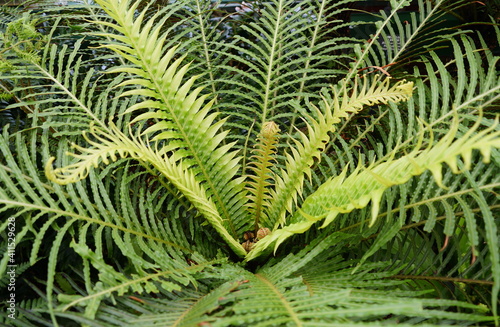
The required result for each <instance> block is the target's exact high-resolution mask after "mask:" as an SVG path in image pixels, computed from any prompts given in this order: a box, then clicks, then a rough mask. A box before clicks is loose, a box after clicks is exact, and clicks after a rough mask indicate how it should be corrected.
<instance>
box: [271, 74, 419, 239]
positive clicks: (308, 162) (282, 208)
mask: <svg viewBox="0 0 500 327" xmlns="http://www.w3.org/2000/svg"><path fill="white" fill-rule="evenodd" d="M359 80H360V82H359V83H360V84H361V86H360V89H359V90H358V86H357V83H358V79H356V83H355V86H354V88H353V91H352V94H349V93H348V90H347V86H346V85H345V84H341V86H340V90H337V89H336V88H334V89H333V99H332V100H327V99H326V98H325V99H323V103H322V104H323V108H322V109H323V112H321V111H320V110H319V109H316V110H317V112H316V116H317V117H318V118H317V119H316V120H314V119H312V118H310V121H311V124H307V130H308V135H306V134H304V133H302V132H299V135H300V141H301V142H299V141H295V145H296V148H295V149H294V148H292V154H287V162H286V169H285V170H283V171H282V173H281V176H280V177H278V178H277V181H276V188H275V190H274V191H272V192H271V194H272V195H271V196H272V198H273V206H272V207H271V208H270V210H269V212H268V213H267V216H268V217H269V221H270V224H273V225H274V226H272V225H269V226H266V227H269V228H272V227H274V229H276V228H277V227H278V225H283V224H284V222H285V216H286V213H287V212H292V211H293V210H292V209H293V205H294V204H296V203H297V197H298V194H301V193H302V188H303V183H304V176H309V177H310V176H311V166H312V165H313V164H314V158H317V159H320V154H321V152H322V151H323V150H324V148H325V145H326V143H327V142H328V141H329V140H330V136H329V133H332V132H334V131H335V130H336V125H337V124H338V123H339V122H340V121H341V119H342V118H346V117H349V115H350V114H356V113H357V112H359V111H360V110H362V109H363V107H364V106H371V105H374V104H380V103H388V102H389V101H394V102H399V101H404V100H407V99H408V98H409V97H410V96H411V93H412V85H413V83H411V82H409V83H405V82H404V81H399V82H398V83H396V84H395V85H392V86H391V85H390V84H389V83H390V79H386V80H385V81H383V82H380V83H379V81H380V80H379V78H378V77H375V78H374V79H373V80H370V79H368V78H365V79H359ZM371 83H372V84H371Z"/></svg>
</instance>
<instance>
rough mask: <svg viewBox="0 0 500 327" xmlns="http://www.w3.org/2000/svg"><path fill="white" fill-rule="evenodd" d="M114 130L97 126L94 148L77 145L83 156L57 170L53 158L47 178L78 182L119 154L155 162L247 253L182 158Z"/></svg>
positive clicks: (237, 249)
mask: <svg viewBox="0 0 500 327" xmlns="http://www.w3.org/2000/svg"><path fill="white" fill-rule="evenodd" d="M110 130H111V131H112V132H113V134H107V133H105V132H104V131H102V130H100V129H98V128H96V127H93V128H92V129H91V135H92V137H93V138H94V139H95V140H96V141H94V140H90V139H89V138H87V140H88V142H89V144H90V145H92V146H93V147H92V148H83V147H80V146H75V148H76V149H77V150H79V151H81V153H79V154H70V155H71V156H73V157H76V158H77V159H79V161H78V162H77V163H73V164H70V165H68V166H65V167H62V168H56V169H54V168H53V167H52V163H53V162H54V160H55V159H54V158H51V159H50V160H49V161H48V162H47V164H46V166H45V174H46V176H47V178H49V179H50V180H52V181H54V182H56V183H59V184H62V185H64V184H69V183H74V182H77V181H79V180H81V179H83V178H85V177H86V176H87V175H88V174H89V171H90V170H91V169H92V168H93V167H97V166H98V165H99V163H100V162H102V163H104V164H106V165H107V164H109V163H110V160H111V161H116V160H117V159H118V156H120V157H122V158H124V157H130V158H132V159H135V160H138V161H139V162H141V163H143V164H146V165H152V166H153V167H154V168H155V169H157V170H158V171H159V172H160V173H161V174H162V175H163V176H165V177H166V178H167V179H168V180H169V181H170V182H171V183H172V184H173V185H174V186H175V187H177V189H178V190H179V191H180V192H182V193H183V194H184V196H186V198H187V199H188V200H189V201H191V203H192V204H193V205H194V206H195V208H196V209H198V211H199V212H200V213H201V214H202V215H203V216H204V217H205V218H206V219H207V220H208V221H209V222H210V223H211V225H212V226H213V227H214V228H215V229H216V230H217V231H218V233H220V234H221V236H222V237H223V238H224V239H225V240H226V241H227V242H228V244H230V245H231V248H232V249H233V250H234V251H235V252H236V253H237V254H239V255H244V254H245V253H246V252H245V250H244V249H243V248H242V247H241V245H240V244H239V243H238V242H237V241H236V240H235V239H234V238H233V237H232V236H231V235H230V234H229V232H228V230H227V229H226V228H225V227H224V223H223V220H222V218H221V217H220V215H219V212H218V210H217V207H216V206H215V204H214V203H213V201H212V200H211V199H210V198H209V197H208V195H207V193H206V191H205V189H204V187H203V185H202V184H199V183H198V182H197V180H196V177H195V176H194V175H193V173H192V172H191V171H190V170H189V169H188V168H187V167H186V166H185V165H184V163H183V162H182V161H179V160H178V159H177V158H174V157H173V156H169V154H161V151H160V150H159V149H158V148H157V147H158V145H157V144H156V143H151V144H150V143H149V142H147V141H145V140H142V139H139V138H130V137H127V136H125V135H124V134H123V133H122V132H120V131H119V130H118V129H117V128H116V126H114V125H113V124H111V125H110ZM155 147H156V149H155Z"/></svg>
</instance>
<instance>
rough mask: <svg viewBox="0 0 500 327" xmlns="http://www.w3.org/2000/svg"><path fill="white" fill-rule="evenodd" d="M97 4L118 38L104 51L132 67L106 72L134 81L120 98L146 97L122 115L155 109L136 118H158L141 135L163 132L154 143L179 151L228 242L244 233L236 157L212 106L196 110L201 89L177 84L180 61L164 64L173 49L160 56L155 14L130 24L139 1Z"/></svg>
mask: <svg viewBox="0 0 500 327" xmlns="http://www.w3.org/2000/svg"><path fill="white" fill-rule="evenodd" d="M98 3H99V4H100V5H101V6H103V8H104V9H105V10H106V11H107V12H108V13H109V14H110V16H111V17H113V18H114V19H115V20H116V22H117V23H116V24H115V23H106V25H108V26H110V27H112V28H114V29H115V30H116V31H118V32H120V33H123V35H122V36H121V35H114V34H106V35H107V36H109V37H114V38H116V39H117V40H118V41H119V42H120V44H116V43H111V44H108V45H106V46H107V47H109V48H110V49H112V50H114V51H116V52H117V53H118V54H120V55H122V56H123V57H125V58H127V59H128V60H129V61H131V62H132V63H133V64H134V67H130V66H122V67H117V68H114V69H113V70H112V72H125V73H129V74H132V75H135V76H136V77H134V78H132V79H131V80H128V81H125V82H123V83H122V86H125V85H140V86H141V87H142V88H141V89H136V90H130V91H126V92H124V94H122V96H130V95H144V96H148V97H149V98H150V100H146V101H144V102H141V103H139V104H136V105H134V106H132V107H131V108H129V109H128V112H133V111H135V110H138V109H144V108H154V109H158V110H157V111H156V112H150V113H144V114H143V115H140V116H138V117H137V118H136V119H138V120H142V119H154V118H160V119H161V121H160V122H158V123H157V124H156V125H155V126H152V127H151V129H148V130H147V131H146V132H145V133H146V134H149V133H153V132H155V131H158V130H160V129H165V128H166V129H167V130H168V131H165V132H164V133H160V134H158V135H157V140H160V139H164V140H166V141H167V142H168V144H167V145H166V147H165V148H164V151H165V152H167V151H172V150H175V149H181V148H182V151H176V156H177V160H181V159H182V160H183V161H184V165H185V166H186V167H190V169H191V170H192V171H193V172H194V175H195V178H196V180H197V181H198V182H199V183H203V184H204V187H205V189H206V192H207V194H208V195H209V196H210V197H211V198H212V199H213V201H214V202H215V203H216V205H217V207H218V208H219V210H220V215H221V216H222V219H223V225H224V227H225V228H226V229H227V230H228V231H229V233H231V235H232V236H233V237H235V238H236V237H238V233H239V232H240V231H241V230H242V229H245V228H247V223H248V222H247V220H246V219H245V218H246V217H247V213H246V211H245V210H244V209H245V208H244V204H245V202H246V201H247V199H246V197H245V194H244V192H242V191H243V188H242V183H241V181H240V180H239V179H237V178H234V177H235V175H236V173H237V172H238V169H239V165H238V162H239V160H240V159H239V158H238V157H237V156H236V152H234V151H230V148H231V145H225V146H221V144H222V140H223V139H224V138H225V136H226V135H227V132H221V131H220V128H221V126H222V124H223V122H224V120H221V121H219V122H217V123H214V121H215V119H216V117H217V115H216V114H209V110H210V108H211V106H212V103H209V104H207V105H206V106H204V107H203V108H202V103H203V102H204V99H205V96H201V97H198V95H199V93H200V92H201V89H200V88H198V89H195V90H194V91H192V92H191V91H190V90H191V87H192V85H193V83H194V80H195V77H192V78H190V79H189V80H188V81H186V82H184V83H183V76H184V74H185V73H186V71H187V70H188V67H189V66H188V65H185V66H182V67H180V64H181V62H182V58H181V59H177V60H176V61H175V62H174V63H172V64H170V61H171V59H172V58H173V56H174V54H175V48H172V49H170V50H169V51H167V53H165V54H163V46H164V42H165V38H166V34H163V35H161V36H160V33H161V26H162V22H163V20H160V22H159V23H158V24H157V25H155V27H154V28H153V23H154V22H155V19H156V18H157V16H156V15H155V17H153V18H152V19H150V20H148V22H147V23H144V24H143V16H144V12H142V13H141V14H140V15H139V16H138V17H137V18H135V19H132V17H134V12H135V8H136V7H137V5H138V3H139V2H136V3H135V4H133V5H131V6H130V5H129V2H128V1H126V2H123V3H120V4H116V3H115V2H107V1H98ZM129 6H130V7H129ZM127 17H128V18H130V19H132V20H129V19H127ZM142 25H143V26H142ZM179 67H180V68H179Z"/></svg>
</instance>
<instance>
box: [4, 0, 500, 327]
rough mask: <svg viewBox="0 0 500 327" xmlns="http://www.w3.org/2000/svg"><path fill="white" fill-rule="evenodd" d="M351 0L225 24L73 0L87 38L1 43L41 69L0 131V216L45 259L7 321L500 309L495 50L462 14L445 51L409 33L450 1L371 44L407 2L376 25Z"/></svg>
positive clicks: (197, 14) (194, 12)
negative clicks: (25, 124)
mask: <svg viewBox="0 0 500 327" xmlns="http://www.w3.org/2000/svg"><path fill="white" fill-rule="evenodd" d="M349 2H351V1H347V0H346V1H340V2H338V1H320V2H315V1H310V2H300V3H295V2H294V1H287V0H277V1H273V2H269V3H266V4H264V5H262V6H261V7H258V6H257V4H256V5H255V6H254V7H253V9H252V12H251V13H250V14H248V15H249V16H248V17H247V20H245V21H243V22H242V20H235V21H231V22H228V20H229V19H233V18H234V17H233V18H232V17H231V16H230V15H228V16H222V17H220V16H219V17H218V18H217V17H216V15H215V14H216V13H214V12H215V9H214V8H216V7H213V6H212V4H211V2H208V1H206V2H203V1H199V0H194V1H186V2H183V1H181V2H178V3H171V4H164V7H162V8H158V9H157V10H156V9H155V7H154V6H153V5H151V6H145V7H144V6H143V5H142V4H141V2H140V1H137V2H131V1H130V0H121V1H118V0H96V1H95V4H87V6H86V10H87V11H86V12H85V14H82V16H81V17H80V16H79V17H78V18H82V21H84V22H85V23H84V25H82V29H91V30H92V31H93V38H98V39H99V40H100V48H98V49H96V48H95V47H86V46H85V42H86V38H87V37H88V35H86V33H82V34H81V35H80V34H79V33H77V34H76V35H77V36H79V37H78V38H73V39H72V40H73V41H71V43H70V44H67V43H61V44H58V43H57V42H47V43H46V45H45V46H44V47H43V48H42V50H41V52H40V53H39V54H38V55H39V56H40V58H41V60H38V58H36V57H32V58H31V57H26V56H21V55H19V57H21V58H19V59H17V58H16V59H15V60H13V59H12V58H5V60H4V62H5V63H6V64H9V65H11V67H10V68H9V70H5V71H4V72H2V75H3V76H2V78H3V79H5V80H9V81H19V82H22V81H27V80H33V81H37V83H33V84H31V85H32V86H31V85H28V86H27V85H25V84H23V83H18V84H15V83H12V84H11V85H20V86H18V87H12V88H11V89H9V88H6V89H7V90H8V92H10V93H12V94H13V95H14V96H16V95H17V94H22V95H23V96H22V97H21V96H19V97H15V99H16V103H14V104H13V105H11V107H12V108H24V109H26V108H29V109H30V110H29V113H30V120H29V124H30V127H29V128H26V129H25V130H23V131H20V132H16V133H13V134H9V130H8V129H6V128H4V129H3V134H2V135H1V136H0V138H1V140H0V145H1V146H0V149H1V153H2V160H1V162H0V164H1V165H2V167H1V168H2V169H0V185H1V188H0V203H1V204H2V207H1V208H0V212H2V214H3V216H5V217H6V218H9V219H5V220H2V224H1V225H0V228H1V229H0V230H1V231H2V233H7V228H8V222H9V221H12V220H15V221H16V243H17V244H19V247H20V248H24V247H27V248H28V250H24V252H23V253H26V254H27V255H28V257H27V258H24V255H23V256H22V258H23V259H25V262H26V263H25V266H24V267H26V265H31V266H36V265H37V264H39V262H41V263H43V264H44V265H45V267H46V271H47V273H46V275H47V277H46V278H45V279H42V280H38V281H36V282H35V284H37V285H35V284H33V282H31V285H32V288H33V289H34V290H35V291H36V292H37V293H38V294H39V295H40V296H42V297H45V298H46V300H47V301H46V303H47V304H45V303H40V301H36V300H26V301H25V302H19V303H18V306H17V312H16V314H17V319H16V320H12V318H9V317H8V316H4V317H3V319H4V321H7V322H8V323H11V324H14V325H16V324H18V325H23V324H25V325H31V324H35V323H41V324H53V325H59V324H60V325H63V326H66V325H71V324H72V323H75V322H76V323H80V324H82V325H89V326H92V325H94V326H114V325H116V326H123V325H130V326H138V325H141V326H142V325H158V324H160V325H168V326H203V325H214V326H247V325H259V326H288V325H290V326H304V325H311V326H337V325H339V326H341V325H342V326H345V325H362V326H370V325H380V324H385V325H392V324H394V325H396V324H397V325H403V326H405V325H415V324H417V325H418V324H420V325H424V324H425V325H440V324H463V325H472V324H478V325H485V324H491V325H494V324H496V325H498V324H499V321H498V312H497V306H498V300H497V298H498V294H499V290H500V251H499V248H498V244H499V236H498V231H497V228H498V223H499V219H498V215H495V210H498V196H497V194H496V193H495V192H494V191H493V189H494V188H496V187H498V186H499V180H498V176H499V174H498V167H499V163H500V162H499V159H500V157H499V156H498V150H497V149H498V148H499V147H500V137H499V136H500V130H499V128H498V117H497V116H495V113H494V112H493V110H494V109H495V108H496V106H497V105H498V100H499V98H500V92H499V90H500V86H499V85H500V83H499V78H498V72H497V71H496V69H495V67H496V64H497V62H498V57H495V56H494V55H493V54H492V53H491V52H490V51H489V50H487V49H485V48H486V44H485V42H484V41H483V39H482V38H481V35H480V34H477V37H476V38H473V37H472V33H466V31H464V32H463V33H458V34H457V33H454V32H453V31H445V30H442V31H441V33H440V34H441V35H436V34H432V35H433V37H434V39H435V41H436V42H437V41H438V38H440V37H442V34H443V33H448V34H449V41H448V42H450V44H451V47H452V48H453V53H454V59H452V60H450V61H445V62H444V61H443V60H442V59H441V58H440V57H438V56H437V55H436V54H435V53H434V52H433V51H432V49H428V50H427V51H421V52H419V53H418V54H415V53H414V52H412V51H413V50H412V49H414V47H415V43H413V42H414V40H418V39H419V38H417V37H416V36H417V34H419V33H421V31H425V28H426V24H428V23H429V22H432V21H434V19H436V18H435V17H434V16H433V15H435V14H436V13H437V14H438V15H441V13H442V12H443V11H442V10H444V9H447V10H448V9H450V8H453V6H451V7H450V6H448V5H449V4H448V3H447V2H446V1H437V2H435V3H434V5H431V4H430V2H424V1H419V7H420V20H419V21H417V20H416V19H415V20H413V21H412V25H411V27H410V28H408V29H406V30H404V31H403V30H401V29H400V34H398V35H399V36H400V37H401V38H402V41H401V42H399V43H397V44H395V48H394V49H391V50H390V51H386V52H384V51H382V52H380V51H374V49H375V48H376V47H377V44H378V42H380V40H383V39H386V40H387V38H388V37H392V38H394V37H395V33H394V26H395V25H397V26H401V24H402V22H401V21H400V19H399V18H398V14H397V12H398V10H401V9H403V8H405V7H406V6H408V5H409V3H408V1H396V0H395V1H391V11H390V13H381V15H382V18H383V19H382V20H381V21H380V22H378V23H377V24H376V25H377V32H376V35H374V37H373V38H372V39H371V41H369V42H363V41H360V40H356V39H353V38H350V37H348V36H345V35H343V34H342V29H343V28H345V27H346V26H348V25H349V24H353V23H349V22H344V21H342V20H341V19H340V18H339V17H340V14H341V13H343V12H344V11H346V10H347V9H348V6H347V4H348V3H349ZM464 3H465V2H464V1H459V2H455V5H456V6H459V5H462V4H464ZM443 8H444V9H443ZM233 16H234V15H233ZM214 17H216V18H214ZM438 17H439V16H438ZM83 18H85V19H83ZM47 19H48V20H49V21H50V19H53V20H52V21H51V22H53V24H51V27H50V30H49V33H48V39H49V40H51V39H52V40H56V39H57V38H56V36H55V35H56V32H57V31H58V28H59V26H63V25H62V24H63V22H64V20H63V19H61V17H60V16H59V17H54V18H50V17H49V18H47ZM89 21H90V22H89ZM230 23H231V24H238V23H244V25H241V26H240V27H239V31H240V34H234V35H232V34H231V33H232V32H230V33H228V34H227V35H225V36H224V37H223V36H221V33H216V32H214V31H218V30H220V29H222V28H225V26H226V25H225V24H230ZM332 26H333V27H332ZM226 27H227V26H226ZM77 30H80V28H78V29H77ZM335 33H337V35H335ZM453 34H457V35H455V36H454V37H452V36H453ZM72 35H73V34H72ZM497 35H499V36H500V33H498V32H497ZM379 36H381V37H379ZM431 41H432V40H431ZM430 44H431V47H432V45H433V44H434V43H433V42H430ZM436 44H437V43H436ZM417 45H418V43H417ZM409 50H412V51H409ZM408 51H409V52H408ZM417 55H425V56H421V57H418V58H420V59H419V60H421V65H420V68H417V67H418V66H409V65H406V64H405V65H395V63H396V62H397V61H398V60H400V58H401V57H404V58H407V59H411V58H417ZM21 59H22V61H21ZM412 60H413V59H412ZM103 65H104V66H107V67H105V68H106V69H105V70H103V68H102V66H103ZM368 66H372V67H375V66H377V67H382V66H388V67H393V68H391V69H393V70H394V72H393V71H390V73H391V74H392V75H394V76H398V78H397V79H395V78H388V77H387V76H386V75H387V71H385V74H381V73H380V74H377V73H369V74H366V75H361V74H358V72H359V73H361V72H364V71H365V69H364V68H365V67H368ZM408 67H410V68H411V69H412V70H413V71H412V73H411V74H410V73H406V72H405V71H406V70H408ZM403 75H406V76H405V77H406V80H405V79H403V78H399V76H403ZM27 90H28V91H29V92H26V91H27ZM481 161H482V162H483V163H481ZM2 245H3V246H4V247H5V248H6V247H7V246H8V245H7V243H5V242H4V243H3V244H2ZM447 251H449V252H447ZM20 260H21V259H20ZM68 261H69V262H71V263H72V264H71V266H72V267H68ZM11 263H12V262H9V256H7V255H5V256H4V257H3V259H2V260H1V261H0V271H2V272H5V271H6V269H7V266H8V265H9V264H11ZM25 269H27V271H29V268H25ZM4 275H5V273H3V274H2V276H4ZM4 284H5V283H4ZM40 285H43V288H44V289H43V290H40ZM448 285H452V287H449V286H448ZM475 285H477V286H478V288H477V289H479V288H480V290H481V291H474V290H471V288H473V287H474V286H475ZM388 291H390V292H388ZM485 292H486V294H487V296H484V294H485ZM481 294H482V295H481ZM4 312H5V310H4ZM8 319H10V320H8Z"/></svg>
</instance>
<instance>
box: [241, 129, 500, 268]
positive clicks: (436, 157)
mask: <svg viewBox="0 0 500 327" xmlns="http://www.w3.org/2000/svg"><path fill="white" fill-rule="evenodd" d="M453 126H454V128H452V129H451V130H450V131H449V132H448V134H446V136H444V137H443V138H442V139H441V140H439V142H437V143H436V144H434V145H429V146H428V148H427V149H425V150H420V149H418V148H416V149H415V150H414V151H412V152H411V153H409V154H408V155H406V156H404V157H402V158H400V159H393V160H389V161H386V162H383V163H380V164H376V165H371V166H370V167H367V168H361V167H360V166H358V168H356V170H355V171H354V172H353V173H352V174H351V175H350V176H348V177H345V171H344V173H343V174H341V175H340V176H338V177H335V178H332V179H331V180H329V181H327V182H326V183H324V184H323V185H322V186H321V187H319V188H318V190H317V191H316V192H314V193H313V194H312V195H310V196H309V197H308V198H307V199H305V201H304V203H303V204H302V206H301V208H300V210H298V211H297V213H296V214H295V215H294V216H293V217H292V220H291V223H290V224H288V225H287V226H286V227H284V228H282V229H277V230H275V231H273V233H272V234H271V235H270V236H268V237H266V238H265V239H264V240H262V241H259V242H258V243H257V244H256V246H255V247H254V249H253V250H252V251H251V252H250V253H249V254H248V255H247V260H251V259H253V258H255V257H256V256H258V255H259V254H260V253H261V252H262V251H264V250H265V249H266V248H267V247H269V246H271V245H272V244H274V247H275V249H276V248H277V247H278V246H279V245H280V244H281V243H282V242H283V241H284V240H285V239H287V238H288V237H290V236H292V235H293V234H297V233H303V232H305V231H306V230H308V229H309V228H310V227H311V226H312V225H313V224H314V223H315V222H316V221H318V220H322V219H324V222H323V225H322V227H326V226H327V225H328V224H330V223H331V222H332V221H333V220H334V219H335V218H336V217H337V215H338V214H340V213H347V212H350V211H352V210H354V209H358V208H363V207H365V206H366V205H368V203H369V202H370V201H371V208H372V219H371V222H370V225H373V224H374V223H375V221H376V218H377V215H378V212H379V205H380V200H381V198H382V195H383V193H384V192H385V190H387V189H388V188H389V187H391V186H393V185H399V184H403V183H406V182H407V181H408V180H409V179H410V178H411V177H413V176H416V175H420V174H422V172H424V171H425V170H429V171H431V172H432V174H433V175H434V178H435V180H436V183H437V184H438V185H441V186H443V185H442V165H443V164H444V163H446V164H447V165H449V166H450V167H451V168H453V167H455V166H456V162H457V157H458V156H461V157H462V158H463V159H464V160H465V168H467V167H470V154H471V152H472V151H473V150H476V149H477V150H479V151H480V152H481V154H482V155H483V161H484V162H489V160H490V152H491V149H492V148H498V147H500V138H499V136H500V132H499V131H498V130H497V129H496V127H497V126H498V122H496V123H495V125H493V126H491V127H490V128H488V129H485V130H482V131H480V132H477V131H476V129H477V127H478V126H477V125H476V126H475V128H471V129H470V130H469V131H468V132H467V134H465V135H462V136H459V137H458V138H457V139H455V137H456V129H457V127H458V121H457V120H455V121H454V123H453ZM424 132H425V130H423V131H422V132H421V133H422V135H423V133H424ZM455 172H456V173H458V172H459V171H458V170H457V171H455Z"/></svg>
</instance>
